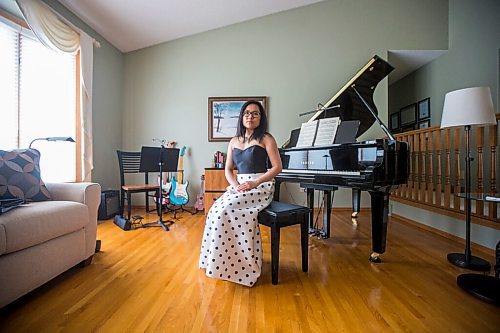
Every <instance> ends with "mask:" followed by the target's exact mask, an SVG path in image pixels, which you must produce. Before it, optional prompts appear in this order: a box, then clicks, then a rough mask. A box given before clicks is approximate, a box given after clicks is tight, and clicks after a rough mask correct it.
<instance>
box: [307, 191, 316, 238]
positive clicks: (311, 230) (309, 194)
mask: <svg viewBox="0 0 500 333" xmlns="http://www.w3.org/2000/svg"><path fill="white" fill-rule="evenodd" d="M307 206H308V207H309V208H311V211H310V212H309V234H314V233H316V230H315V229H314V189H312V188H307Z"/></svg>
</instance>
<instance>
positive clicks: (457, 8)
mask: <svg viewBox="0 0 500 333" xmlns="http://www.w3.org/2000/svg"><path fill="white" fill-rule="evenodd" d="M449 13H450V14H449V39H450V41H449V49H448V52H447V53H446V54H444V55H442V56H441V57H439V58H437V59H436V60H434V61H433V62H431V63H429V64H428V65H426V66H424V67H422V68H421V69H419V70H417V71H415V72H414V73H413V74H411V75H408V76H407V77H405V78H404V79H402V80H400V81H398V82H397V83H395V84H393V85H391V86H390V89H389V99H390V109H391V112H394V111H397V110H399V108H401V107H403V106H405V105H408V104H410V103H413V102H415V101H418V100H421V99H423V98H426V97H430V98H431V118H432V119H431V125H432V126H439V125H440V123H441V114H442V109H443V103H444V96H445V94H446V93H447V92H449V91H453V90H456V89H461V88H467V87H473V86H488V87H490V89H491V95H492V98H493V104H494V107H495V110H496V112H497V113H498V112H499V110H498V107H499V106H498V104H499V103H498V94H499V62H500V58H499V57H500V54H499V51H500V2H499V1H497V0H477V1H469V0H450V8H449ZM497 135H498V133H497ZM487 153H488V152H487ZM473 163H474V162H473ZM485 163H486V165H488V163H489V159H488V156H486V160H485ZM496 163H497V169H498V168H500V159H499V158H498V157H497V161H496ZM475 166H476V165H475V164H473V165H472V167H473V170H474V167H475ZM474 174H475V173H474V171H473V172H472V175H474ZM473 183H475V181H474V179H473ZM392 205H393V206H392V208H393V211H394V212H395V213H397V214H399V215H403V216H407V217H408V218H411V219H412V220H416V221H418V222H420V223H422V224H426V225H428V226H431V227H433V228H437V229H440V230H442V231H445V232H448V233H451V234H453V235H456V236H459V237H462V238H463V236H464V234H465V225H464V223H463V221H462V220H457V219H452V218H447V217H443V216H440V215H438V214H434V213H432V212H429V211H426V210H422V209H418V208H414V207H409V206H407V205H403V204H400V203H396V202H394V203H392ZM471 239H472V241H473V242H476V243H479V244H481V245H484V246H487V247H490V248H494V247H495V245H496V243H497V242H498V240H499V239H500V230H494V229H491V228H486V227H484V226H481V225H474V226H473V230H472V232H471Z"/></svg>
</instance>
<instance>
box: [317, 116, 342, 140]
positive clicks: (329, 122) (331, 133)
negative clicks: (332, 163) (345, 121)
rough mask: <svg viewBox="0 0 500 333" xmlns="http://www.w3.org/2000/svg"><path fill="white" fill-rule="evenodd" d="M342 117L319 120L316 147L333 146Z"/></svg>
mask: <svg viewBox="0 0 500 333" xmlns="http://www.w3.org/2000/svg"><path fill="white" fill-rule="evenodd" d="M339 124H340V117H334V118H323V119H320V120H319V124H318V132H317V133H316V140H315V141H314V146H323V145H331V144H333V142H334V141H335V135H336V134H337V129H338V128H339Z"/></svg>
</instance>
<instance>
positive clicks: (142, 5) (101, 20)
mask: <svg viewBox="0 0 500 333" xmlns="http://www.w3.org/2000/svg"><path fill="white" fill-rule="evenodd" d="M58 1H59V2H60V3H62V4H63V5H64V6H66V7H67V8H68V9H69V10H70V11H72V12H73V13H74V14H75V15H77V16H78V17H80V18H81V19H82V20H83V21H84V22H85V23H87V24H88V25H90V26H91V27H92V28H93V29H94V30H95V31H97V32H98V33H99V34H100V35H102V36H103V37H104V38H105V39H106V40H107V41H108V42H110V43H111V44H113V45H114V46H115V47H117V48H118V49H120V50H121V51H122V52H130V51H134V50H138V49H141V48H144V47H148V46H151V45H155V44H159V43H163V42H167V41H170V40H174V39H177V38H181V37H185V36H189V35H193V34H196V33H200V32H204V31H208V30H212V29H216V28H221V27H224V26H228V25H231V24H235V23H238V22H243V21H246V20H251V19H253V18H257V17H262V16H266V15H270V14H273V13H278V12H281V11H285V10H289V9H292V8H297V7H301V6H307V5H310V4H313V3H316V2H320V1H323V0H143V1H139V0H58ZM0 8H3V9H6V10H7V11H9V12H11V13H17V15H19V16H20V17H21V13H20V11H19V9H18V8H17V5H16V4H15V0H0ZM444 52H446V51H442V50H390V51H389V59H388V61H389V62H390V63H391V64H392V65H393V66H394V67H395V70H394V71H393V72H392V73H391V74H390V75H389V84H393V83H395V82H396V81H398V80H400V79H402V78H403V77H405V76H406V75H408V74H409V73H411V72H413V71H415V70H417V69H418V68H420V67H422V66H423V65H425V64H427V63H429V62H431V61H432V60H434V59H436V58H437V57H439V56H441V55H442V54H443V53H444Z"/></svg>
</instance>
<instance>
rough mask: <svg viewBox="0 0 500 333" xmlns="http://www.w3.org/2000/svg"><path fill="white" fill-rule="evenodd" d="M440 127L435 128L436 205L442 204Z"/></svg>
mask: <svg viewBox="0 0 500 333" xmlns="http://www.w3.org/2000/svg"><path fill="white" fill-rule="evenodd" d="M441 147H442V145H441V129H437V130H436V158H437V168H436V172H437V174H436V206H438V207H441V206H443V199H442V195H443V193H442V191H443V189H442V184H441V176H442V172H441V171H442V170H441V169H442V164H441Z"/></svg>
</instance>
